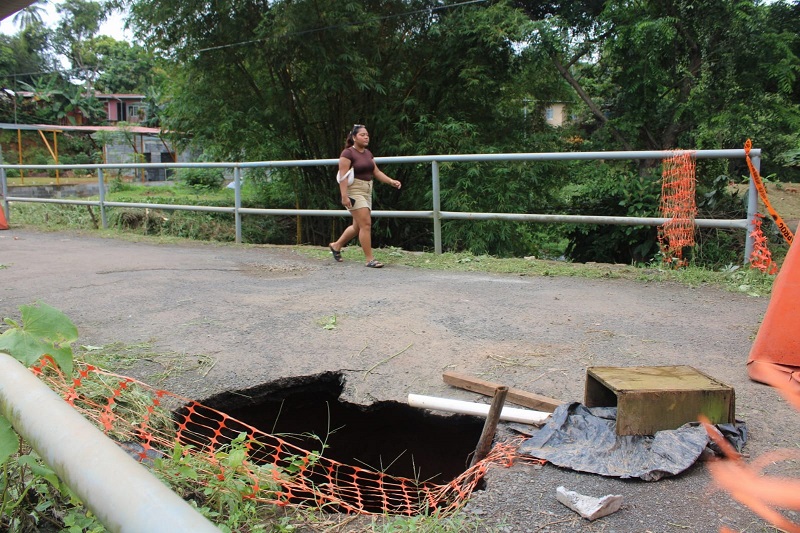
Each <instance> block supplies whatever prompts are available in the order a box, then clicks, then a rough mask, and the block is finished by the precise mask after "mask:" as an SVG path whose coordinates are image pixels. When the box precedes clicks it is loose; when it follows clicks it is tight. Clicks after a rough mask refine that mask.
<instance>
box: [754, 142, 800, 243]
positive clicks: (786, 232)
mask: <svg viewBox="0 0 800 533" xmlns="http://www.w3.org/2000/svg"><path fill="white" fill-rule="evenodd" d="M752 147H753V143H752V142H751V141H750V139H747V141H745V143H744V155H745V159H746V160H747V168H749V169H750V176H751V177H752V179H753V183H754V184H755V186H756V189H757V190H758V195H759V196H760V197H761V201H762V202H764V207H766V208H767V213H769V216H771V217H772V220H773V221H774V222H775V225H776V226H778V230H779V231H780V232H781V235H782V236H783V238H784V240H785V241H786V242H787V243H788V244H792V240H794V233H792V230H790V229H789V226H787V225H786V222H784V221H783V219H782V218H781V216H780V215H779V214H778V212H777V211H775V209H774V208H773V207H772V204H771V203H770V201H769V197H767V188H766V187H764V182H763V181H761V175H760V174H759V173H758V170H756V167H755V166H754V165H753V162H752V161H751V160H750V150H751V148H752Z"/></svg>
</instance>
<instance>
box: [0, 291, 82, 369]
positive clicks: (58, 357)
mask: <svg viewBox="0 0 800 533" xmlns="http://www.w3.org/2000/svg"><path fill="white" fill-rule="evenodd" d="M19 309H20V312H21V313H22V325H19V324H18V323H17V322H15V321H14V320H12V319H10V318H6V319H5V322H6V324H8V325H9V326H11V327H10V328H9V329H7V330H6V331H5V332H3V334H2V335H0V352H6V353H8V354H9V355H11V356H12V357H13V358H15V359H17V360H18V361H20V362H21V363H22V364H24V365H25V366H30V365H32V364H34V363H36V362H37V361H38V360H39V359H41V357H42V356H44V355H50V356H51V357H52V358H53V360H54V361H55V362H56V364H57V365H58V366H59V367H60V368H61V370H62V371H63V372H64V373H65V374H66V375H71V374H72V347H71V346H70V345H71V344H72V343H73V342H75V341H76V340H78V329H77V328H76V327H75V324H73V323H72V321H71V320H70V319H69V318H68V317H67V316H66V315H65V314H64V313H62V312H61V311H59V310H58V309H56V308H54V307H51V306H49V305H47V304H46V303H44V302H41V301H38V302H36V303H35V304H33V305H22V306H20V308H19Z"/></svg>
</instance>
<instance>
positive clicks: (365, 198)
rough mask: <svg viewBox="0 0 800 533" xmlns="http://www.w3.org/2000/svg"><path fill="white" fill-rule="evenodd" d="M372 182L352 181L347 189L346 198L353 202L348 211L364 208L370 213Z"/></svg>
mask: <svg viewBox="0 0 800 533" xmlns="http://www.w3.org/2000/svg"><path fill="white" fill-rule="evenodd" d="M373 183H374V180H371V181H364V180H353V184H352V185H349V186H348V187H347V196H349V197H350V198H352V199H353V200H355V201H354V202H353V207H352V208H351V209H350V211H352V210H353V209H361V208H363V207H366V208H367V209H369V210H370V211H372V184H373Z"/></svg>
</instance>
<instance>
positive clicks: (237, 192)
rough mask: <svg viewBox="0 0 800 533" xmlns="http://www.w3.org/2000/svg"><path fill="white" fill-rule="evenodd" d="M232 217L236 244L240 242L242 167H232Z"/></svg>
mask: <svg viewBox="0 0 800 533" xmlns="http://www.w3.org/2000/svg"><path fill="white" fill-rule="evenodd" d="M233 191H234V192H233V198H234V200H233V206H234V207H233V217H234V220H235V221H236V244H241V243H242V214H241V213H240V212H239V210H240V209H241V208H242V169H241V168H239V167H238V166H235V167H233Z"/></svg>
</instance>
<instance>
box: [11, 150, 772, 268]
mask: <svg viewBox="0 0 800 533" xmlns="http://www.w3.org/2000/svg"><path fill="white" fill-rule="evenodd" d="M683 153H686V152H685V151H669V150H655V151H622V152H565V153H560V152H551V153H509V154H458V155H421V156H399V157H376V158H375V160H376V162H378V163H379V164H419V163H429V164H430V166H431V187H432V202H431V208H430V209H426V210H420V211H373V212H372V216H373V217H386V218H421V219H430V220H432V222H433V238H434V250H435V252H436V253H437V254H441V253H442V221H443V220H513V221H521V222H533V223H546V224H554V223H555V224H557V223H566V224H600V225H602V224H608V225H621V226H660V225H662V224H664V223H665V222H667V221H668V219H666V218H658V217H622V216H592V215H558V214H536V213H473V212H461V211H443V210H442V206H441V189H440V181H439V165H440V163H450V162H456V163H468V162H496V163H503V162H509V161H514V162H519V161H530V162H535V161H576V160H604V161H608V160H641V159H658V160H663V159H667V158H670V157H674V156H676V155H680V154H683ZM691 153H692V155H693V157H695V158H697V159H745V157H746V154H745V151H744V150H743V149H741V150H739V149H728V150H694V151H691ZM1 155H2V154H0V181H2V194H3V201H4V204H5V205H4V207H5V212H6V216H7V217H8V218H9V219H10V218H11V213H10V209H9V206H10V204H11V203H12V202H39V203H57V204H75V205H90V206H97V207H99V209H100V216H101V220H102V225H103V228H106V227H107V225H108V220H107V217H106V208H107V207H127V208H143V209H162V210H185V211H207V212H216V213H231V214H233V216H234V221H235V224H236V242H237V243H240V242H241V240H242V215H263V216H275V215H278V216H286V215H292V216H298V215H299V216H325V217H330V216H346V215H347V213H344V212H343V211H342V210H341V209H257V208H247V207H242V202H241V187H242V171H243V170H245V169H251V168H267V169H269V168H282V167H308V166H331V167H335V166H336V165H338V163H339V160H338V159H309V160H296V161H289V160H287V161H255V162H236V163H125V164H120V163H113V164H111V163H109V164H83V165H9V164H2V158H1ZM750 158H751V160H752V162H753V165H754V166H755V168H756V170H760V166H761V165H760V163H761V150H760V149H752V150H750ZM175 168H222V169H228V170H230V171H232V173H233V186H234V191H235V194H234V205H233V206H231V207H212V206H197V205H174V204H150V203H131V202H110V201H107V200H106V199H105V193H106V186H105V179H104V172H105V171H108V170H115V169H121V170H122V169H134V170H142V169H144V170H147V169H175ZM11 169H19V170H26V169H45V170H49V169H58V170H69V169H73V170H78V169H81V170H91V171H96V172H97V179H98V184H99V199H98V200H70V199H53V198H33V197H22V196H9V195H8V185H7V178H6V171H7V170H11ZM334 172H335V169H334V170H333V171H332V172H331V176H333V174H334ZM757 209H758V194H757V192H756V188H755V184H754V183H753V180H750V188H749V193H748V205H747V218H746V219H696V220H695V223H696V225H697V226H698V227H701V228H726V229H741V230H742V231H744V232H745V255H744V262H745V263H746V262H748V260H749V258H750V256H751V254H752V251H753V246H754V240H753V237H752V235H751V233H752V232H753V230H754V219H755V215H756V211H757Z"/></svg>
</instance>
